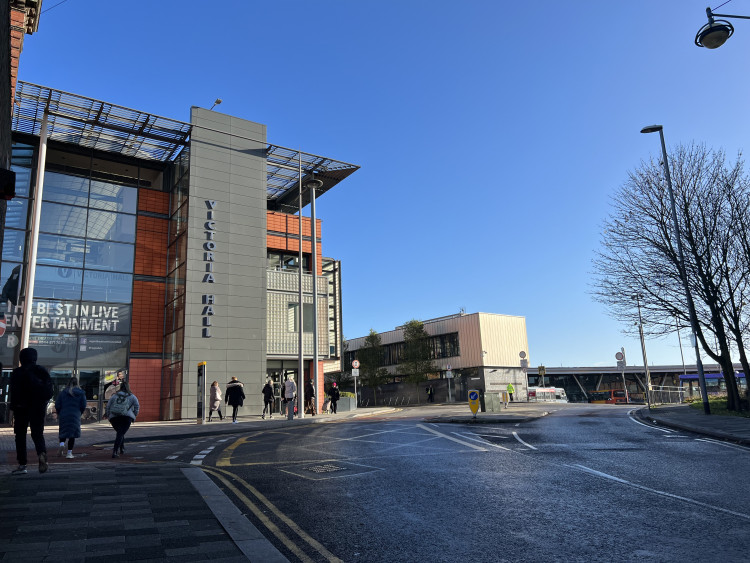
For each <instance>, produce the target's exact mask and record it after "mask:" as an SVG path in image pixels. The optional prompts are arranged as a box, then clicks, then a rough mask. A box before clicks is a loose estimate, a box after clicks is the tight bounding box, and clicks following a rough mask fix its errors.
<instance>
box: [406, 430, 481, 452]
mask: <svg viewBox="0 0 750 563" xmlns="http://www.w3.org/2000/svg"><path fill="white" fill-rule="evenodd" d="M417 428H423V429H424V430H427V431H428V432H432V433H433V434H435V435H436V436H440V437H442V438H445V439H446V440H453V441H454V442H458V443H459V444H463V445H464V446H468V447H470V448H474V449H475V450H479V451H480V452H486V451H487V450H486V449H484V448H480V447H479V446H475V445H474V444H470V443H469V442H467V441H465V440H459V439H458V438H454V437H453V436H448V434H443V433H442V432H438V431H437V430H434V429H432V428H429V427H427V426H425V425H424V424H417Z"/></svg>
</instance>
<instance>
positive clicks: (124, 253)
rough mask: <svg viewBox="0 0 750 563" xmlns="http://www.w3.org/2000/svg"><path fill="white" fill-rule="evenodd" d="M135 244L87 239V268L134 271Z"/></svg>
mask: <svg viewBox="0 0 750 563" xmlns="http://www.w3.org/2000/svg"><path fill="white" fill-rule="evenodd" d="M134 254H135V246H133V245H132V244H122V243H119V242H102V241H96V240H89V241H86V269H89V268H90V269H94V270H110V271H115V272H128V273H132V272H133V255H134Z"/></svg>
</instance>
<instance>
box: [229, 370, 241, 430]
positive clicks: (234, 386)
mask: <svg viewBox="0 0 750 563" xmlns="http://www.w3.org/2000/svg"><path fill="white" fill-rule="evenodd" d="M242 388H243V385H242V383H240V382H239V381H238V380H237V378H236V377H234V376H232V381H230V382H229V383H227V390H226V391H224V402H225V403H226V404H228V405H231V406H232V424H237V409H238V408H239V407H241V406H242V402H243V401H244V400H245V392H244V391H243V389H242Z"/></svg>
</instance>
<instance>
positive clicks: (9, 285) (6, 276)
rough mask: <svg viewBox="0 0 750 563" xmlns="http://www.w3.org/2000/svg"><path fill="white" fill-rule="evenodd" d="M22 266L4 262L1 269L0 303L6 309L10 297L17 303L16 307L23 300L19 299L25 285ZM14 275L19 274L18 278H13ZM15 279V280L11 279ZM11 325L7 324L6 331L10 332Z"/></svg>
mask: <svg viewBox="0 0 750 563" xmlns="http://www.w3.org/2000/svg"><path fill="white" fill-rule="evenodd" d="M22 270H23V268H22V266H21V264H18V263H16V262H3V264H2V269H0V284H1V285H0V287H2V297H0V301H2V303H0V304H1V305H2V306H3V307H5V305H6V303H5V301H7V300H8V298H9V297H10V298H11V299H14V300H15V301H16V305H18V304H19V303H20V302H21V300H20V299H19V294H20V292H21V290H22V284H23V278H22V275H21V274H22V273H23V272H22ZM14 274H17V276H16V277H13V275H14ZM11 277H13V279H11ZM10 328H11V323H10V322H9V323H7V326H6V330H10Z"/></svg>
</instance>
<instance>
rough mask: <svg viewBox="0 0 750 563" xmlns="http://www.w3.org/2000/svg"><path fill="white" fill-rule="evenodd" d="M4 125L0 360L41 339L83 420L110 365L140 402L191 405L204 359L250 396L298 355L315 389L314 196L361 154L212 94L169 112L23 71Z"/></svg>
mask: <svg viewBox="0 0 750 563" xmlns="http://www.w3.org/2000/svg"><path fill="white" fill-rule="evenodd" d="M12 129H13V137H12V141H13V143H12V169H13V171H14V172H15V174H16V186H15V189H16V194H17V195H16V197H15V198H14V199H12V200H11V201H9V202H8V211H7V216H6V221H5V228H4V242H3V246H2V263H1V266H0V284H1V285H2V299H0V310H1V311H2V312H4V315H5V330H4V332H3V333H2V334H1V335H0V361H2V364H3V366H5V368H6V369H5V370H4V375H7V373H6V371H7V368H10V367H12V366H14V365H17V360H18V352H19V350H20V349H21V348H22V347H24V346H26V345H28V346H33V347H34V348H37V350H38V351H39V363H40V364H42V365H45V366H46V367H48V368H49V369H50V372H51V373H52V375H53V378H54V381H55V383H56V385H57V386H58V388H61V387H63V386H64V385H65V384H66V383H67V381H68V379H69V377H71V376H73V375H75V376H77V377H79V379H80V382H81V386H82V387H83V388H84V389H85V391H86V395H87V397H88V400H89V410H88V411H87V413H86V417H87V418H88V419H91V420H95V419H97V418H98V417H99V416H100V413H101V412H102V407H103V406H104V402H105V401H106V397H107V393H108V389H109V388H110V387H111V386H112V383H113V382H115V381H116V379H117V378H118V377H120V378H121V377H127V378H128V379H129V381H130V384H131V386H132V388H133V390H134V392H135V393H136V394H137V395H138V397H139V400H140V402H141V416H140V417H139V418H140V419H141V420H173V419H180V418H194V417H196V413H197V405H198V403H199V402H200V401H199V398H200V397H202V396H203V393H204V390H203V388H202V387H201V386H199V378H198V367H197V366H198V364H199V363H200V362H206V371H207V374H206V380H207V384H208V385H210V384H211V382H212V381H214V380H217V381H219V383H220V384H221V385H222V387H223V386H224V385H225V383H226V382H227V381H228V380H229V378H230V377H231V376H232V375H236V376H237V377H238V378H239V379H240V381H242V382H243V383H244V385H245V395H246V396H247V401H246V403H245V404H246V405H248V407H249V410H250V411H254V410H255V408H257V409H258V410H257V411H255V412H260V408H261V407H262V405H261V402H262V401H261V394H260V390H261V388H262V386H263V385H264V383H265V380H266V378H267V377H270V378H272V379H274V380H275V381H276V382H279V381H280V380H281V378H282V377H283V376H284V375H291V376H293V377H295V378H296V379H297V382H298V384H300V383H301V377H300V375H301V374H300V369H299V367H300V360H301V362H302V368H303V369H302V374H303V375H304V377H305V378H308V377H309V378H313V380H314V383H315V384H316V385H317V386H318V388H319V389H321V390H322V384H323V383H322V382H323V364H324V362H327V361H330V360H332V359H334V360H335V359H336V355H337V354H340V334H341V332H340V327H341V320H340V277H336V276H335V275H334V274H335V272H338V271H340V266H336V267H333V268H332V267H331V266H330V264H331V262H333V263H334V264H338V263H337V262H336V261H330V260H328V261H326V260H324V259H323V258H322V256H323V254H322V238H321V222H320V220H319V219H316V218H315V217H314V198H315V197H320V196H321V195H324V194H325V193H326V192H328V190H330V189H331V188H333V187H334V186H336V185H337V184H338V183H339V182H340V181H342V180H344V179H345V178H346V177H348V176H349V175H350V174H352V173H353V172H354V171H356V170H357V168H358V167H357V166H355V165H351V164H347V163H345V162H339V161H336V160H333V159H330V158H326V157H322V156H318V155H313V154H309V153H304V152H300V151H296V150H292V149H286V148H284V147H282V146H279V145H274V144H270V143H268V142H267V141H266V126H265V125H262V124H258V123H253V122H250V121H246V120H243V119H239V118H236V117H232V116H229V115H224V114H220V113H217V112H214V111H210V110H206V109H202V108H197V107H193V108H191V110H190V121H189V122H182V121H178V120H174V119H169V118H164V117H160V116H156V115H152V114H148V113H145V112H141V111H138V110H134V109H130V108H125V107H121V106H117V105H114V104H109V103H107V102H103V101H100V100H94V99H91V98H86V97H84V96H79V95H75V94H70V93H67V92H61V91H57V90H54V89H51V88H47V87H44V86H38V85H35V84H29V83H24V82H19V83H18V86H17V91H16V104H15V107H14V112H13V120H12ZM310 180H317V181H318V182H315V183H314V184H313V183H310ZM313 185H317V187H316V188H314V189H312V188H311V187H310V186H313ZM306 186H307V187H306ZM308 206H309V207H310V208H311V215H312V216H311V217H303V216H302V215H301V210H302V209H304V208H305V207H308ZM313 225H315V227H316V228H315V231H314V232H313V229H312V227H313ZM332 272H333V273H334V274H332ZM332 277H333V278H335V279H332ZM300 288H301V289H300ZM28 295H32V296H33V298H32V299H27V296H28ZM300 303H302V308H301V309H300ZM300 329H301V336H302V338H300ZM300 341H302V354H300ZM201 383H203V384H205V383H206V382H201ZM316 395H317V397H318V398H319V399H320V398H322V395H323V393H322V392H318V393H316ZM2 400H3V397H0V402H1V401H2ZM204 404H205V401H204Z"/></svg>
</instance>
